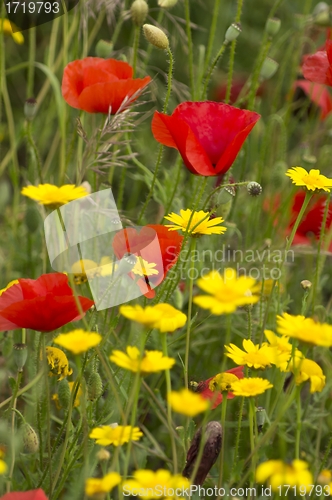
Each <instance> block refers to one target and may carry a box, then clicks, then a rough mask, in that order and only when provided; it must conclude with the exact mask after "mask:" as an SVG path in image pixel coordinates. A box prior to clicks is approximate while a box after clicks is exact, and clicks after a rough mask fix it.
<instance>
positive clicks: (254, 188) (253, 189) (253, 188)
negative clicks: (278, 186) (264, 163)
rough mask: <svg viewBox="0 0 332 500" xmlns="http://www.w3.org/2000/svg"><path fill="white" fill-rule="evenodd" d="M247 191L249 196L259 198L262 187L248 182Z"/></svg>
mask: <svg viewBox="0 0 332 500" xmlns="http://www.w3.org/2000/svg"><path fill="white" fill-rule="evenodd" d="M247 191H248V193H249V194H250V196H259V195H260V194H261V193H262V186H261V185H260V184H258V182H254V181H253V182H249V184H247Z"/></svg>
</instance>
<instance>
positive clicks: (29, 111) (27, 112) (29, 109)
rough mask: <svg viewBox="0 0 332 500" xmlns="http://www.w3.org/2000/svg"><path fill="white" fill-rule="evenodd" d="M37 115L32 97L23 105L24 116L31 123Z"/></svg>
mask: <svg viewBox="0 0 332 500" xmlns="http://www.w3.org/2000/svg"><path fill="white" fill-rule="evenodd" d="M36 113H37V101H36V99H35V98H34V97H29V99H27V100H26V101H25V103H24V116H25V118H26V119H27V120H28V122H31V121H32V120H33V119H34V117H35V116H36Z"/></svg>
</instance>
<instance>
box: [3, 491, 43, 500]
mask: <svg viewBox="0 0 332 500" xmlns="http://www.w3.org/2000/svg"><path fill="white" fill-rule="evenodd" d="M0 500H48V499H47V496H46V495H45V493H44V491H43V490H41V489H38V490H30V491H13V492H12V493H6V494H5V495H4V496H2V497H1V498H0Z"/></svg>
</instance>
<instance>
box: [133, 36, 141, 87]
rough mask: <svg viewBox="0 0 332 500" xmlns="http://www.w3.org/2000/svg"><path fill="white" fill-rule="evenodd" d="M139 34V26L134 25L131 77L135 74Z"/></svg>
mask: <svg viewBox="0 0 332 500" xmlns="http://www.w3.org/2000/svg"><path fill="white" fill-rule="evenodd" d="M140 34H141V28H140V26H135V27H134V46H133V62H132V67H133V78H135V76H136V66H137V54H138V47H139V39H140Z"/></svg>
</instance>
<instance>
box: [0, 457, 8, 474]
mask: <svg viewBox="0 0 332 500" xmlns="http://www.w3.org/2000/svg"><path fill="white" fill-rule="evenodd" d="M6 472H7V464H6V462H4V461H3V460H0V474H5V473H6Z"/></svg>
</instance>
